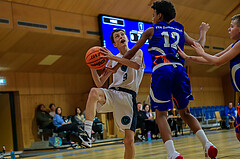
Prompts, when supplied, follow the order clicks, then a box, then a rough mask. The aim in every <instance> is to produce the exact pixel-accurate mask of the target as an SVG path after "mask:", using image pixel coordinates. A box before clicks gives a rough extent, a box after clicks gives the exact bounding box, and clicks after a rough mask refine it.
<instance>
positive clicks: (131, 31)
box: [99, 15, 152, 73]
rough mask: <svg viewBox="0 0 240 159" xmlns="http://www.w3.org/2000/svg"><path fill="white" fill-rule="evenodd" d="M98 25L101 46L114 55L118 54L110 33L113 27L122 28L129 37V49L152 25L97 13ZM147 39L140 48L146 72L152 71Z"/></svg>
mask: <svg viewBox="0 0 240 159" xmlns="http://www.w3.org/2000/svg"><path fill="white" fill-rule="evenodd" d="M99 23H100V24H99V27H100V34H101V42H102V46H104V47H106V48H107V49H108V50H110V51H111V52H112V53H113V54H114V55H116V54H118V53H119V51H118V49H117V48H116V47H114V46H113V44H112V42H111V39H110V35H111V32H112V31H113V30H114V29H123V30H125V32H126V34H127V37H128V39H129V43H128V47H129V48H130V49H131V48H132V47H133V46H134V45H135V43H136V42H137V41H138V40H139V39H140V37H141V35H142V33H143V32H144V31H145V30H146V29H148V28H149V27H152V24H151V23H146V22H141V21H136V20H129V19H124V18H118V17H111V16H106V15H99ZM148 46H149V44H148V41H147V42H146V43H145V44H144V45H143V46H142V48H141V50H142V51H143V59H144V63H145V70H144V72H146V73H152V67H151V63H152V60H151V56H150V54H149V53H148Z"/></svg>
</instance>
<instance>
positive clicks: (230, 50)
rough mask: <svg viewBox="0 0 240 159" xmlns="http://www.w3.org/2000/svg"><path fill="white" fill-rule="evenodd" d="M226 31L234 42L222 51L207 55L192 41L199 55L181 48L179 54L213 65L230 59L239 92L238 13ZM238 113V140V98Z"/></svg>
mask: <svg viewBox="0 0 240 159" xmlns="http://www.w3.org/2000/svg"><path fill="white" fill-rule="evenodd" d="M228 32H229V35H230V38H231V39H232V40H235V42H234V43H233V44H231V45H229V46H228V47H227V48H226V49H225V50H223V51H222V52H219V53H217V54H216V55H214V56H213V55H209V54H207V53H205V52H204V50H203V48H202V47H201V46H200V45H199V44H197V43H194V45H193V46H192V47H193V48H194V49H195V50H196V52H197V53H198V55H200V56H188V55H186V54H185V53H184V52H183V51H182V50H180V49H179V54H180V55H181V56H182V57H183V58H184V59H188V60H192V61H195V62H199V63H205V64H215V65H223V64H225V63H227V62H228V61H230V71H231V73H230V75H231V81H232V85H233V88H234V90H235V91H236V92H240V14H237V15H235V16H233V17H232V21H231V24H230V27H229V28H228ZM237 109H238V114H237V120H236V123H237V124H236V129H235V131H236V136H237V139H238V140H239V141H240V99H239V103H238V108H237Z"/></svg>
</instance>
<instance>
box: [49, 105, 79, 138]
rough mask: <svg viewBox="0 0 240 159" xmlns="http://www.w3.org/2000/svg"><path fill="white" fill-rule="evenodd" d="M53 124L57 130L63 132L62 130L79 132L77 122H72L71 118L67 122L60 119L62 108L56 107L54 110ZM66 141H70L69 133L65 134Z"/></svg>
mask: <svg viewBox="0 0 240 159" xmlns="http://www.w3.org/2000/svg"><path fill="white" fill-rule="evenodd" d="M53 124H54V126H56V131H57V132H63V131H71V132H70V133H72V132H80V131H81V130H80V127H78V125H77V124H73V123H72V122H71V120H69V121H68V122H66V123H65V122H64V120H63V119H62V108H61V107H57V108H56V111H55V116H54V117H53ZM66 138H67V141H70V134H69V133H68V134H67V137H66Z"/></svg>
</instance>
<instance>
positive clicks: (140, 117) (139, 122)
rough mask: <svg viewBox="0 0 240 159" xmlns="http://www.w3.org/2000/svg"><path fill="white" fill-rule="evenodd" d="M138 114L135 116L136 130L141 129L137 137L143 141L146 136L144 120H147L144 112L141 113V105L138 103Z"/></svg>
mask: <svg viewBox="0 0 240 159" xmlns="http://www.w3.org/2000/svg"><path fill="white" fill-rule="evenodd" d="M137 108H138V112H137V113H138V114H137V128H141V134H140V135H139V136H138V138H139V139H141V140H145V135H146V131H145V129H146V125H145V120H146V119H148V117H147V115H146V112H145V111H142V110H141V109H142V104H141V103H140V102H139V103H137Z"/></svg>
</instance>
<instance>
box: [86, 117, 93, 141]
mask: <svg viewBox="0 0 240 159" xmlns="http://www.w3.org/2000/svg"><path fill="white" fill-rule="evenodd" d="M92 125H93V121H90V120H85V124H84V130H85V131H86V132H87V134H88V136H89V137H91V136H92Z"/></svg>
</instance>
